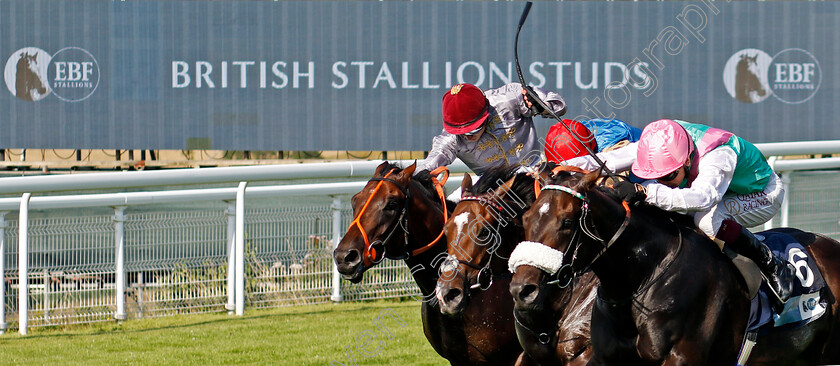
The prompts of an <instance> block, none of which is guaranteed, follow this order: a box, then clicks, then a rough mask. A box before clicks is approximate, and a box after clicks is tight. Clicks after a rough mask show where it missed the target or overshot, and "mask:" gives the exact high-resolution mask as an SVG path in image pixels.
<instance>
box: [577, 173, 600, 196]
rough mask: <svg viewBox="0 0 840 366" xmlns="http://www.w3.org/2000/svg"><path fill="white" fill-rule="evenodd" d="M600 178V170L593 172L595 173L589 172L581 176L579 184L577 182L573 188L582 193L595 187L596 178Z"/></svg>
mask: <svg viewBox="0 0 840 366" xmlns="http://www.w3.org/2000/svg"><path fill="white" fill-rule="evenodd" d="M600 177H601V169H600V168H599V169H598V170H595V171H593V172H591V173H587V174H586V175H584V176H583V179H581V180H580V182H578V184H577V186H576V187H575V190H577V191H582V192H586V191H589V190H590V189H592V187H593V186H595V182H597V181H598V178H600Z"/></svg>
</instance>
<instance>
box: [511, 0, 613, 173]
mask: <svg viewBox="0 0 840 366" xmlns="http://www.w3.org/2000/svg"><path fill="white" fill-rule="evenodd" d="M531 5H533V2H530V1H529V2H527V3H526V4H525V9H523V10H522V17H520V18H519V27H517V28H516V38H515V39H514V42H513V60H514V63H515V64H516V73H517V74H518V75H519V82H520V83H521V84H522V88H524V89H525V93H526V94H527V96H528V100H529V101H531V104H533V107H531V112H532V113H534V114H535V115H536V114H540V113H541V112H542V111H540V110H539V109H542V110H543V111H545V112H546V113H548V114H550V115H551V117H554V119H556V120H557V121H558V122H560V124H561V125H563V127H565V128H566V129H567V130H569V133H571V135H572V137H573V138H574V139H575V140H576V141H577V142H578V143H580V145H581V146H583V148H584V149H586V152H587V153H588V154H589V155H590V156H592V158H593V159H595V162H596V163H598V165H600V166H601V169H603V170H604V172H606V173H607V175H609V176H611V177H614V176H615V174H614V173H613V172H612V170H610V169H609V168H607V166H606V165H605V164H604V162H603V161H601V159H600V158H598V156H597V155H595V152H593V151H592V149H590V148H589V146H586V144H584V143H583V141H581V140H580V137H578V135H577V134H576V133H575V132H574V131H572V129H571V128H570V127H569V126H568V125H567V124H566V123H565V122H563V119H561V118H560V116H558V115H557V114H556V113H554V111H553V110H551V108H549V107H548V105H547V104H546V103H545V102H544V101H543V100H542V99H540V97H539V96H538V95H537V93H536V92H534V89H533V88H531V87H530V86H529V85H528V84H526V83H525V78H524V77H523V76H522V67H520V66H519V52H518V49H519V32H520V31H521V30H522V25H524V24H525V20H526V19H528V13H530V12H531ZM538 106H539V107H538Z"/></svg>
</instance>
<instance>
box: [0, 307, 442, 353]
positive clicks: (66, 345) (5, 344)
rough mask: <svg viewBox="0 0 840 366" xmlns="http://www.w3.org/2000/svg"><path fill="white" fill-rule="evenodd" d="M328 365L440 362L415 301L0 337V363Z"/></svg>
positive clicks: (159, 320)
mask: <svg viewBox="0 0 840 366" xmlns="http://www.w3.org/2000/svg"><path fill="white" fill-rule="evenodd" d="M392 314H395V315H392ZM375 319H380V320H379V324H380V326H381V327H377V326H376V325H375V324H374V321H375ZM400 322H404V323H405V326H404V327H403V326H402V325H401V324H400ZM388 332H390V333H391V338H389V336H388ZM348 354H349V355H348ZM350 357H352V359H351V358H350ZM331 363H332V364H335V365H341V364H344V365H347V366H350V365H354V364H355V365H447V364H448V362H446V361H445V360H444V359H442V358H441V357H440V356H438V355H437V353H435V351H434V350H433V349H432V347H431V346H430V345H429V342H428V341H427V340H426V337H425V336H424V335H423V325H422V324H421V322H420V304H419V303H418V302H416V301H403V302H384V301H383V302H373V303H370V302H368V303H347V304H323V305H313V306H295V307H286V308H278V309H271V310H246V311H245V315H244V316H242V317H237V316H233V315H228V314H199V315H182V316H172V317H165V318H157V319H138V320H129V321H125V322H108V323H102V324H94V325H78V326H68V327H64V328H60V329H59V328H30V329H29V334H28V335H26V336H21V335H20V334H18V333H17V332H13V333H12V332H10V333H7V334H4V335H2V336H0V364H3V365H6V364H16V365H226V364H230V365H233V364H236V365H330V364H331Z"/></svg>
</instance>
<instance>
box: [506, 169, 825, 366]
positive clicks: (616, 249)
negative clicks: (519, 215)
mask: <svg viewBox="0 0 840 366" xmlns="http://www.w3.org/2000/svg"><path fill="white" fill-rule="evenodd" d="M598 175H599V173H598V172H595V173H591V174H588V175H586V176H585V177H584V178H583V179H582V180H580V181H579V182H578V183H577V184H567V185H562V182H556V183H560V185H561V186H562V187H565V188H564V189H558V190H556V191H552V193H547V192H543V195H546V194H552V195H559V196H561V197H558V198H556V201H555V204H553V205H552V207H550V208H549V212H552V213H553V214H554V215H557V216H558V218H559V220H561V221H560V222H574V223H577V225H576V226H573V227H571V230H568V232H566V233H565V235H567V236H568V238H569V239H567V240H562V241H556V242H554V243H552V244H557V245H558V246H557V247H549V246H548V245H546V249H547V250H548V251H549V253H550V254H548V256H550V257H552V258H555V259H557V258H559V260H560V261H561V262H562V263H563V264H564V268H568V270H565V271H564V270H560V271H558V272H559V273H560V275H559V276H558V277H559V279H561V280H564V279H565V277H567V275H569V274H574V273H581V272H583V271H585V270H586V269H587V268H591V269H592V271H593V272H594V273H595V274H596V275H597V276H598V278H599V279H600V281H601V285H600V288H599V291H598V299H597V300H596V304H595V307H594V309H593V313H592V328H591V336H592V343H593V355H592V360H591V364H595V365H600V364H668V365H705V364H709V365H722V364H733V363H735V360H736V357H737V355H738V352H739V347H740V344H741V342H742V340H743V337H744V330H745V328H746V323H747V317H748V315H749V300H748V295H747V290H746V286H745V284H744V282H743V280H742V278H741V277H740V275H738V274H737V272H736V270H735V269H734V266H733V265H732V263H731V261H730V260H729V259H728V258H727V257H726V256H725V255H724V254H722V253H721V252H720V250H719V249H718V248H717V246H716V245H715V244H714V243H712V242H711V241H709V239H708V238H707V237H706V236H705V235H704V234H702V233H701V232H699V231H698V230H697V229H696V227H694V225H693V223H692V221H691V220H690V219H688V218H687V217H686V216H683V215H678V214H673V213H668V212H665V211H662V210H660V209H658V208H655V207H651V206H646V205H642V206H639V207H633V208H631V207H630V206H629V205H627V204H626V202H622V201H621V200H618V199H616V198H615V197H614V196H613V193H612V190H610V189H608V188H603V187H598V186H595V181H596V179H597V178H598ZM570 186H571V187H570ZM541 199H547V197H542V196H541ZM538 204H539V202H538ZM542 230H558V229H557V228H556V227H553V228H552V227H543V228H542ZM562 233H563V229H561V234H562ZM581 233H582V234H581ZM791 233H792V235H793V236H794V237H796V238H797V239H798V240H800V241H801V242H802V243H803V244H804V245H806V248H807V249H808V251H809V253H810V254H811V255H812V256H813V258H814V259H815V261H816V262H817V264H818V266H819V267H820V270H821V271H822V272H823V274H824V277H825V280H826V282H827V283H828V285H829V289H830V292H832V293H838V291H840V277H838V268H840V266H838V264H840V243H837V242H836V241H834V240H831V239H828V238H825V237H819V236H815V235H814V234H809V233H803V232H798V233H797V232H794V231H791ZM575 234H578V235H577V238H575ZM543 244H545V243H543ZM566 265H567V266H568V267H565V266H566ZM523 277H525V276H524V275H523ZM527 277H528V278H522V283H523V290H522V291H529V292H531V293H534V292H536V291H538V289H539V288H540V284H539V281H540V279H541V277H544V276H540V275H536V276H534V275H531V276H527ZM518 279H519V278H518ZM827 297H828V298H830V300H829V301H830V303H831V305H830V309H829V310H828V311H827V313H826V314H825V315H823V317H822V318H820V319H819V320H817V321H814V322H812V323H810V324H808V325H806V326H804V327H802V328H797V329H793V330H785V331H774V332H771V333H770V334H768V335H766V336H763V337H761V338H759V340H758V346H757V347H756V349H755V350H754V351H753V357H752V360H751V361H750V364H751V365H754V364H778V365H799V364H816V363H826V362H827V363H837V362H838V359H840V357H838V352H840V351H838V350H837V348H838V347H836V345H837V344H840V341H838V335H837V334H836V331H835V330H836V329H838V326H837V324H838V315H837V310H838V309H837V307H838V304H837V302H836V299H835V298H834V296H831V295H830V294H829V296H827ZM831 345H834V347H831Z"/></svg>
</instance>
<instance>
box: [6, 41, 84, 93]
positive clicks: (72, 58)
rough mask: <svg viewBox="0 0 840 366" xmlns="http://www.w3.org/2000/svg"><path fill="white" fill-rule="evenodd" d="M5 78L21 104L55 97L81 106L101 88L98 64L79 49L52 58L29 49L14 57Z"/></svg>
mask: <svg viewBox="0 0 840 366" xmlns="http://www.w3.org/2000/svg"><path fill="white" fill-rule="evenodd" d="M3 76H4V77H5V79H6V87H7V88H9V91H10V92H11V93H12V95H14V96H16V97H18V98H19V99H21V100H26V101H33V102H34V101H38V100H41V99H43V98H44V97H46V96H47V95H49V94H54V95H55V96H56V97H57V98H58V99H61V100H63V101H65V102H79V101H83V100H85V99H87V98H88V97H90V96H91V94H93V92H94V91H96V87H97V86H99V64H98V63H97V62H96V58H94V57H93V55H91V54H90V52H88V51H87V50H85V49H82V48H79V47H65V48H62V49H60V50H58V52H56V53H55V55H52V56H51V55H50V54H49V53H47V52H46V51H44V50H42V49H40V48H36V47H26V48H22V49H19V50H17V51H15V52H14V53H12V55H11V56H10V57H9V59H8V61H6V68H5V70H4V73H3Z"/></svg>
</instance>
